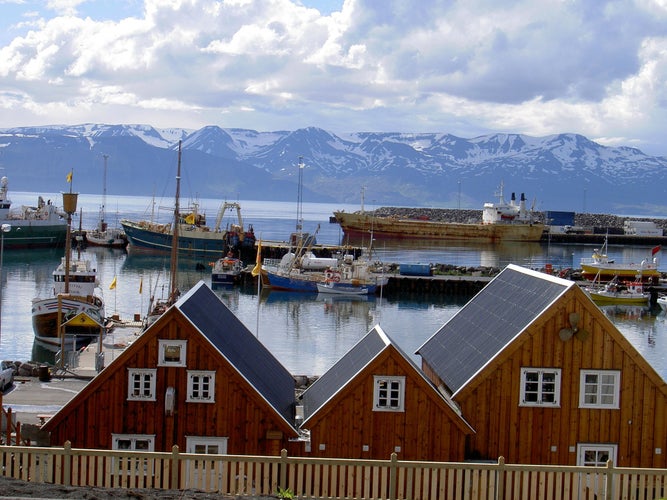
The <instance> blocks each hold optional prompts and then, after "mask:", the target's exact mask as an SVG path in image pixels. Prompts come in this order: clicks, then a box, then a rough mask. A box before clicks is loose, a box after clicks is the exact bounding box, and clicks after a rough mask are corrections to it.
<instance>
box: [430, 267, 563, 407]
mask: <svg viewBox="0 0 667 500" xmlns="http://www.w3.org/2000/svg"><path fill="white" fill-rule="evenodd" d="M572 286H576V285H575V283H574V282H572V281H567V280H563V279H559V278H555V277H553V276H549V275H547V274H544V273H540V272H536V271H531V270H529V269H525V268H522V267H519V266H515V265H509V266H508V267H506V268H505V269H504V270H503V271H502V272H501V273H500V274H499V275H498V276H496V277H495V278H494V279H493V280H492V281H490V282H489V284H488V285H486V286H485V287H484V288H483V289H482V290H481V291H480V292H479V293H478V294H477V295H476V296H475V297H473V298H472V299H471V300H470V302H468V303H467V304H466V305H465V306H464V307H463V308H462V309H461V310H460V311H459V312H458V313H457V314H456V315H455V316H454V317H452V318H451V319H450V320H449V321H448V322H447V323H446V324H445V325H444V326H443V327H442V328H440V330H438V331H437V332H436V333H435V334H433V336H432V337H431V338H430V339H428V340H427V341H426V342H425V343H424V345H422V346H421V347H420V348H419V349H418V350H417V354H419V355H420V356H421V357H422V359H423V360H424V361H426V362H427V363H428V365H429V366H430V367H431V368H432V369H433V370H434V371H435V373H436V374H437V375H438V377H440V379H442V381H443V382H444V383H445V384H446V386H447V387H448V388H449V390H450V391H452V394H455V393H456V392H458V391H459V390H460V389H461V388H462V387H463V386H464V385H465V384H466V383H467V382H468V381H469V380H470V379H472V378H473V376H474V375H475V374H476V373H477V372H478V371H479V370H480V369H481V368H482V367H484V366H485V365H486V364H487V363H488V362H489V361H490V360H491V359H492V358H493V357H495V356H496V355H497V354H498V353H499V352H500V351H501V350H502V349H503V348H504V347H505V346H506V345H508V344H509V343H510V342H511V341H512V339H514V338H515V337H516V336H517V335H519V334H520V333H521V332H522V331H523V330H524V329H525V328H526V327H527V326H528V325H529V324H530V323H531V322H532V321H534V320H535V318H537V317H538V316H539V315H540V314H541V313H542V312H543V311H544V310H545V309H546V308H548V307H549V306H550V305H551V304H552V303H553V302H554V301H555V300H556V299H557V298H558V297H560V296H561V295H562V294H563V293H565V292H566V291H567V290H568V289H569V288H570V287H572Z"/></svg>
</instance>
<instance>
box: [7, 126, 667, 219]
mask: <svg viewBox="0 0 667 500" xmlns="http://www.w3.org/2000/svg"><path fill="white" fill-rule="evenodd" d="M179 140H180V141H182V149H183V164H184V171H185V172H186V174H185V175H188V176H190V178H191V179H190V181H191V185H192V188H193V189H194V191H196V192H197V193H198V195H199V196H203V197H209V198H220V199H222V198H225V199H227V198H235V199H261V200H269V201H270V200H275V201H291V200H295V199H296V197H297V184H298V179H299V168H298V163H299V158H303V161H304V164H305V167H304V171H303V172H302V173H303V176H302V179H303V200H304V201H319V202H326V203H332V204H335V203H359V201H360V196H361V192H362V191H364V192H365V197H366V200H367V201H368V202H372V203H373V204H375V205H396V206H415V207H419V206H430V207H441V208H473V209H478V208H481V206H482V204H483V203H484V202H487V201H492V200H494V199H495V196H494V193H495V192H496V191H497V190H498V188H499V186H501V185H504V186H505V189H506V193H505V194H506V197H509V193H510V192H511V191H512V190H513V191H516V192H517V193H519V192H523V193H525V194H526V197H527V198H528V199H529V200H535V202H534V204H535V208H536V209H538V210H554V211H565V210H566V211H577V212H607V213H623V214H636V215H647V216H655V215H662V214H665V205H664V202H663V199H665V189H664V187H663V186H665V185H667V184H666V183H665V181H667V178H666V177H667V158H665V157H662V156H649V155H646V154H644V153H643V152H642V151H641V150H639V149H637V148H633V147H627V146H621V147H614V148H612V147H606V146H602V145H600V144H598V143H596V142H594V141H592V140H590V139H588V138H586V137H585V136H582V135H580V134H570V133H562V134H552V135H548V136H544V137H533V136H528V135H524V134H511V133H495V134H488V135H484V136H478V137H473V138H463V137H458V136H455V135H452V134H449V133H442V132H434V133H426V132H415V133H411V132H348V133H341V134H336V133H333V132H330V131H326V130H324V129H321V128H317V127H313V126H311V127H305V128H302V129H297V130H293V131H289V130H281V131H270V132H258V131H255V130H249V129H242V128H221V127H218V126H215V125H210V126H206V127H203V128H201V129H198V130H190V129H185V128H177V127H172V128H156V127H153V126H151V125H142V124H119V125H107V124H91V123H88V124H79V125H52V126H37V127H14V128H8V129H2V130H0V165H1V166H2V167H3V168H4V172H3V175H6V176H7V177H8V178H9V180H10V182H11V184H10V189H12V190H18V191H49V192H52V191H58V190H60V189H62V188H63V187H64V186H63V179H64V177H65V174H66V173H67V172H69V171H70V170H71V169H72V168H74V170H75V172H76V174H75V175H76V188H77V189H78V190H81V191H83V192H90V193H95V192H100V186H101V182H102V181H101V168H100V167H101V165H102V162H103V156H104V155H107V157H108V165H109V169H108V179H109V180H110V182H109V183H108V191H109V193H112V194H127V195H150V194H151V193H152V192H155V189H156V186H157V185H158V184H160V183H172V182H173V178H174V175H175V174H174V175H172V174H171V171H172V170H173V169H174V166H175V163H176V154H175V151H176V149H177V147H178V141H179ZM27 186H29V188H28V187H27Z"/></svg>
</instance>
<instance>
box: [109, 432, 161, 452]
mask: <svg viewBox="0 0 667 500" xmlns="http://www.w3.org/2000/svg"><path fill="white" fill-rule="evenodd" d="M120 441H130V443H131V446H130V447H129V448H122V449H121V448H119V447H118V443H119V442H120ZM143 441H145V442H146V443H147V444H148V446H147V447H146V448H145V449H144V448H139V449H138V448H137V443H138V442H143ZM111 449H112V450H119V451H155V434H111Z"/></svg>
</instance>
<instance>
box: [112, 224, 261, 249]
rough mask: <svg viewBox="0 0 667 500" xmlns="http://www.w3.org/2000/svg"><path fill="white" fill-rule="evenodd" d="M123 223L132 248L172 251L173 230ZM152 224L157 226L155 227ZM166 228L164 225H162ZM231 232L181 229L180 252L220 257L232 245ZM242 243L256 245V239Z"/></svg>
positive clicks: (179, 236)
mask: <svg viewBox="0 0 667 500" xmlns="http://www.w3.org/2000/svg"><path fill="white" fill-rule="evenodd" d="M121 225H122V226H123V230H124V231H125V234H126V236H127V239H128V241H129V242H130V245H131V246H132V248H136V249H142V250H146V251H152V252H171V246H172V240H173V237H172V233H171V231H168V230H164V229H162V231H160V230H159V229H157V227H158V226H156V225H152V224H142V223H141V222H132V221H128V220H122V221H121ZM151 226H155V227H156V229H153V228H152V227H151ZM160 227H162V228H164V226H160ZM230 236H231V235H230V234H229V233H228V232H226V231H220V232H215V231H196V230H192V231H187V230H183V229H180V230H179V235H178V254H179V255H183V256H204V257H218V256H220V255H221V254H223V255H224V254H225V253H226V252H227V250H228V249H229V248H230V247H232V245H230V243H231V241H230ZM241 244H242V245H249V246H253V247H254V245H255V242H254V240H252V241H247V242H246V240H244V241H243V242H242V243H241Z"/></svg>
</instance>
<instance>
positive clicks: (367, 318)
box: [0, 193, 667, 379]
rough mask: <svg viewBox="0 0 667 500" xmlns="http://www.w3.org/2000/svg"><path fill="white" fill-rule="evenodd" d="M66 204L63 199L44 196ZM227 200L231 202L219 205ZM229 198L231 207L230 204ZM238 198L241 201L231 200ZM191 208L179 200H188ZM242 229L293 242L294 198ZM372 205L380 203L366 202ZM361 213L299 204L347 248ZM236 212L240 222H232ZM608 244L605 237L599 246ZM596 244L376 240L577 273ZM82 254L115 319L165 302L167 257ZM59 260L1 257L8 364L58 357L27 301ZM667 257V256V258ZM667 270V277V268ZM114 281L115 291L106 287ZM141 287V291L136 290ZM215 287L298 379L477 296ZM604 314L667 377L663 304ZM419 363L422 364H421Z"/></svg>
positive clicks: (426, 257) (110, 203) (415, 257)
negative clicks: (337, 217) (151, 301)
mask: <svg viewBox="0 0 667 500" xmlns="http://www.w3.org/2000/svg"><path fill="white" fill-rule="evenodd" d="M43 196H44V198H45V199H47V198H50V199H52V200H54V201H56V203H57V204H60V203H58V200H60V194H56V193H53V194H49V195H43ZM11 198H12V202H13V205H14V206H16V205H20V204H35V203H36V201H37V195H36V194H32V193H12V196H11ZM223 201H224V200H223ZM230 201H232V200H230ZM233 201H235V200H233ZM199 202H200V206H201V209H202V210H203V211H204V212H205V213H206V215H207V218H208V221H209V224H210V225H212V224H213V223H214V221H215V218H216V215H217V211H218V208H219V206H220V203H221V201H220V200H208V199H202V200H200V201H199ZM101 203H102V198H101V196H95V195H84V194H82V195H80V197H79V208H80V209H81V210H82V214H77V215H76V216H75V218H74V221H73V227H74V229H76V228H78V226H79V223H80V218H82V220H81V226H82V227H83V228H84V229H91V228H93V227H94V226H95V225H96V223H97V219H98V212H99V208H100V205H101ZM183 204H184V203H183V202H182V205H183ZM240 204H241V207H242V215H243V219H244V221H243V222H244V224H245V225H246V226H247V225H248V224H252V225H253V227H254V229H255V233H256V235H257V236H258V237H261V238H263V239H265V240H279V241H282V240H285V239H287V238H288V236H289V234H290V233H291V232H292V231H294V230H295V227H296V212H297V207H296V203H285V202H262V201H240ZM367 208H368V209H372V208H373V207H370V206H367ZM338 209H345V210H348V211H353V210H357V209H358V207H357V206H353V205H350V206H345V205H335V206H334V205H328V204H318V203H304V204H303V212H302V213H303V230H304V231H308V232H311V233H312V232H315V231H316V229H317V227H318V225H319V227H320V229H319V231H318V233H317V239H318V242H320V243H329V244H335V243H340V242H341V239H342V233H341V231H340V228H339V226H338V225H337V224H330V223H329V217H330V216H331V215H332V212H333V210H338ZM172 213H173V204H172V203H171V201H170V200H166V199H165V200H160V201H158V200H155V201H153V200H152V199H151V198H145V197H126V196H113V197H111V196H109V197H107V203H106V220H107V222H108V223H109V224H110V225H111V226H115V225H118V221H119V220H120V219H121V218H130V219H149V218H153V219H154V220H159V221H162V222H168V221H169V220H170V217H171V215H172ZM232 215H233V217H232ZM235 217H236V215H235V214H231V213H228V214H226V216H225V218H224V220H223V225H226V223H227V222H235ZM601 243H602V242H600V244H601ZM592 249H593V247H592V246H584V245H549V244H538V243H535V244H528V245H526V244H522V245H495V246H494V245H482V246H479V245H459V246H447V247H443V246H423V245H415V246H405V245H402V246H396V245H388V244H385V243H382V242H376V249H375V250H376V254H377V255H376V256H377V258H378V260H382V261H384V262H394V263H427V262H428V263H441V264H454V265H460V266H495V267H501V268H502V267H504V266H505V265H507V264H509V263H515V264H519V265H522V266H525V267H530V268H538V269H539V268H541V267H543V266H544V264H545V263H551V264H552V265H553V266H554V268H557V269H558V268H565V267H575V268H576V267H578V263H579V261H580V259H581V258H582V257H589V256H590V254H591V252H592ZM609 253H610V255H612V256H614V257H615V258H616V259H617V260H623V261H632V262H639V261H641V260H642V259H643V258H645V257H646V256H647V255H650V248H649V247H610V249H609ZM84 254H85V256H86V257H88V258H90V259H92V260H94V261H95V262H96V266H97V269H98V276H99V280H100V293H101V294H102V296H103V298H104V301H105V305H106V312H107V315H112V314H118V315H119V316H120V317H121V318H122V319H131V318H133V316H134V315H135V314H140V315H142V316H143V315H144V314H145V312H146V309H147V308H148V297H149V295H150V292H151V291H152V292H153V294H154V295H155V296H156V297H162V296H164V295H166V287H167V276H168V259H169V257H168V256H167V255H145V254H134V253H132V252H131V251H130V252H129V253H126V252H125V251H120V250H110V249H105V248H92V247H91V248H88V249H87V250H85V252H84ZM62 255H63V250H62V249H56V250H31V251H15V250H5V251H4V253H3V262H2V276H1V285H2V287H1V291H2V298H1V302H0V304H1V307H2V310H1V312H0V318H1V323H0V332H1V336H0V357H1V358H2V359H10V360H20V361H28V360H36V361H51V360H52V356H53V354H52V353H50V352H48V351H44V350H42V349H41V348H40V347H39V346H36V345H34V343H33V332H32V324H31V317H30V307H31V300H32V299H33V298H34V297H38V296H40V297H41V296H45V295H48V294H50V293H51V289H52V281H51V280H52V278H51V272H52V271H53V269H54V268H55V267H56V266H57V265H58V263H59V261H60V258H61V257H62ZM666 259H667V258H666ZM198 264H205V265H207V264H208V263H207V262H206V263H205V262H197V261H196V260H186V259H180V265H179V286H180V288H181V289H182V290H186V289H188V288H189V287H191V286H193V285H194V284H196V283H197V282H198V281H199V280H204V281H205V282H206V283H209V284H210V276H209V270H208V267H206V269H205V270H201V266H198ZM660 268H661V270H663V271H667V266H665V267H664V268H663V266H662V265H661V266H660ZM114 277H116V278H117V286H116V288H115V289H114V290H110V289H109V284H110V283H111V281H112V280H113V279H114ZM140 284H142V286H141V288H142V293H139V289H140ZM215 292H216V293H217V294H218V295H219V296H220V297H221V299H222V300H223V301H224V302H225V304H226V305H227V306H228V307H229V308H230V309H231V310H232V311H233V312H234V314H236V315H237V316H238V317H239V319H240V320H241V321H242V322H243V323H244V324H245V325H246V326H247V327H248V329H249V330H250V331H252V332H253V333H254V334H255V335H257V336H258V337H259V339H260V340H261V341H262V342H263V343H264V344H265V345H266V346H267V347H268V348H269V350H271V352H272V353H273V354H274V355H275V356H276V357H277V358H278V359H279V360H280V361H281V362H282V363H283V365H285V367H286V368H287V369H288V370H290V372H292V373H294V374H303V375H313V374H321V373H322V372H324V371H325V370H326V369H327V368H329V367H330V366H331V365H332V364H333V363H334V362H335V361H337V360H338V359H339V358H340V357H341V356H342V355H343V354H345V352H347V350H348V349H349V348H350V347H352V346H353V345H354V344H355V343H356V342H357V341H358V340H359V339H360V338H361V337H362V336H363V335H365V334H366V333H367V332H368V331H369V330H370V329H371V328H372V327H373V326H375V325H376V324H380V325H381V326H382V328H383V329H384V330H385V331H386V332H387V334H389V336H391V337H392V338H393V339H394V340H395V341H396V342H397V343H398V344H399V345H400V346H401V347H402V348H403V349H404V350H405V351H406V352H408V353H414V351H415V350H416V349H417V348H418V347H419V346H421V344H422V343H423V342H424V341H425V340H427V339H428V338H429V337H430V336H431V335H432V334H433V333H434V332H435V331H437V330H438V329H439V328H440V327H441V326H442V325H443V324H444V323H445V322H446V321H448V320H449V318H451V317H452V316H453V315H454V314H455V313H456V312H457V311H458V310H459V309H460V308H461V306H462V305H464V304H465V302H467V300H468V299H469V298H465V297H464V298H453V297H440V296H433V297H430V298H428V300H424V299H421V300H417V299H414V298H410V297H405V298H401V300H387V299H386V298H383V297H370V298H336V297H325V298H323V297H320V296H318V295H316V294H305V295H302V294H294V293H290V292H277V291H272V292H269V291H268V290H265V291H262V292H261V293H259V294H258V291H257V290H256V289H254V288H253V287H251V288H242V287H234V288H225V289H216V290H215ZM604 311H605V313H606V314H607V315H608V316H609V317H610V319H611V320H612V321H613V322H614V323H615V324H616V326H617V327H618V328H619V329H620V330H621V331H622V332H623V333H624V334H625V335H626V337H627V338H628V339H629V340H630V341H631V342H632V343H633V344H634V345H635V347H637V349H638V350H639V351H640V352H641V353H642V355H644V357H646V358H647V360H648V361H649V362H650V363H651V364H652V365H653V366H654V367H655V368H656V370H657V371H658V372H659V373H660V374H661V375H662V377H663V378H665V379H667V318H666V317H665V315H664V313H661V312H660V311H659V309H649V308H642V307H634V306H632V307H621V306H616V307H608V308H605V309H604ZM415 360H418V359H417V357H415Z"/></svg>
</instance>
